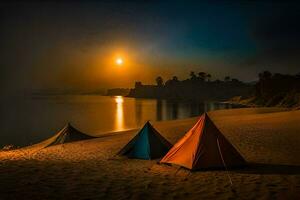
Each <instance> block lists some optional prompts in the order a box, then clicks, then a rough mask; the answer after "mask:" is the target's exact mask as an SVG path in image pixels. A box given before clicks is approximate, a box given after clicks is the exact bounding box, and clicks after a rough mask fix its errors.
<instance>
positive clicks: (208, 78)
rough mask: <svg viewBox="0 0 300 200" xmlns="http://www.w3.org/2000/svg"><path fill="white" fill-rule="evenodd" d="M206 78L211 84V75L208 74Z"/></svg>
mask: <svg viewBox="0 0 300 200" xmlns="http://www.w3.org/2000/svg"><path fill="white" fill-rule="evenodd" d="M206 78H207V81H208V82H210V79H211V75H210V74H207V75H206Z"/></svg>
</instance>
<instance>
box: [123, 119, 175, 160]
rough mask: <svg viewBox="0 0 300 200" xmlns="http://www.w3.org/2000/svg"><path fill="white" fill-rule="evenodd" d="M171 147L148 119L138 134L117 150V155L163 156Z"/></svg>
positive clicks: (146, 157) (144, 157) (135, 156)
mask: <svg viewBox="0 0 300 200" xmlns="http://www.w3.org/2000/svg"><path fill="white" fill-rule="evenodd" d="M171 147H172V145H171V143H169V142H168V141H167V140H166V139H165V138H164V137H163V136H161V135H160V134H159V133H158V131H157V130H155V129H154V127H153V126H152V125H151V124H150V123H149V121H148V122H147V123H146V124H145V125H144V127H143V128H142V129H141V130H140V131H139V132H138V134H137V135H136V136H135V137H134V138H133V139H132V140H131V141H130V142H129V143H128V144H127V145H125V147H124V148H123V149H121V151H119V153H118V155H124V156H127V157H129V158H139V159H145V160H150V159H155V158H159V157H162V156H164V155H165V154H166V153H167V152H168V150H169V149H170V148H171Z"/></svg>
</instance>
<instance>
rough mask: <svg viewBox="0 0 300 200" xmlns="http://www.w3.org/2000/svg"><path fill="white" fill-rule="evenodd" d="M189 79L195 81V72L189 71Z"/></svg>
mask: <svg viewBox="0 0 300 200" xmlns="http://www.w3.org/2000/svg"><path fill="white" fill-rule="evenodd" d="M190 77H191V80H196V79H197V76H196V74H195V72H193V71H191V73H190Z"/></svg>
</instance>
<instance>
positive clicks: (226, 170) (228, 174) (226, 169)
mask: <svg viewBox="0 0 300 200" xmlns="http://www.w3.org/2000/svg"><path fill="white" fill-rule="evenodd" d="M217 144H218V149H219V153H220V156H221V159H222V162H223V165H224V167H225V170H226V174H227V176H228V178H229V181H230V184H231V186H232V185H233V184H232V181H231V177H230V175H229V172H228V169H227V166H226V164H225V161H224V158H223V155H222V152H221V148H220V143H219V137H217Z"/></svg>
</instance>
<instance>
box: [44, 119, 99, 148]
mask: <svg viewBox="0 0 300 200" xmlns="http://www.w3.org/2000/svg"><path fill="white" fill-rule="evenodd" d="M92 138H95V137H93V136H90V135H87V134H85V133H82V132H80V131H78V130H77V129H76V128H74V127H73V126H72V125H71V124H70V123H68V124H67V125H66V126H65V127H64V128H63V129H61V130H60V131H59V132H57V133H56V134H55V135H54V136H53V137H52V138H49V139H48V140H47V145H46V147H48V146H53V145H57V144H64V143H68V142H74V141H79V140H87V139H92Z"/></svg>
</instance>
